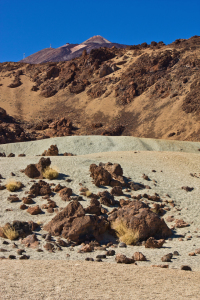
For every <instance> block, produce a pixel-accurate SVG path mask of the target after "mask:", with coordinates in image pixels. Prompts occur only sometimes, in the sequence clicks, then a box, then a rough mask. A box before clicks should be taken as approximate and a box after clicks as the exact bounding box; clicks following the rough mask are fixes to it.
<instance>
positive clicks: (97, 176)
mask: <svg viewBox="0 0 200 300" xmlns="http://www.w3.org/2000/svg"><path fill="white" fill-rule="evenodd" d="M90 173H91V174H90V177H92V178H93V179H94V184H95V185H96V186H100V185H107V186H108V185H110V186H112V187H115V186H121V187H124V186H127V183H126V182H125V177H123V169H122V167H121V166H120V165H119V164H112V163H110V162H108V163H106V164H104V163H102V162H100V163H99V166H97V165H95V164H91V165H90Z"/></svg>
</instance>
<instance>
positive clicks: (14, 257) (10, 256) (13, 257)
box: [8, 255, 16, 259]
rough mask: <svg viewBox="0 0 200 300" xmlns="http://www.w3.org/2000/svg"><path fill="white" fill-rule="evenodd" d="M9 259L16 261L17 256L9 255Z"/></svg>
mask: <svg viewBox="0 0 200 300" xmlns="http://www.w3.org/2000/svg"><path fill="white" fill-rule="evenodd" d="M8 258H9V259H16V256H15V255H9V256H8Z"/></svg>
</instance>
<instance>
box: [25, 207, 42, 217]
mask: <svg viewBox="0 0 200 300" xmlns="http://www.w3.org/2000/svg"><path fill="white" fill-rule="evenodd" d="M27 212H28V213H29V214H30V215H39V214H41V213H42V210H41V208H40V207H39V205H36V206H32V207H29V208H28V209H27Z"/></svg>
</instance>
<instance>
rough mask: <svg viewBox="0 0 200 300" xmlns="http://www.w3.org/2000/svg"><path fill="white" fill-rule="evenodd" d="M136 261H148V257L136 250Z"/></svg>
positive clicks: (134, 255)
mask: <svg viewBox="0 0 200 300" xmlns="http://www.w3.org/2000/svg"><path fill="white" fill-rule="evenodd" d="M132 258H133V259H134V260H135V261H146V260H147V259H146V257H145V256H144V254H142V253H141V252H135V253H134V254H133V256H132Z"/></svg>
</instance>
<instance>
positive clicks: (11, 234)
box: [3, 225, 19, 241]
mask: <svg viewBox="0 0 200 300" xmlns="http://www.w3.org/2000/svg"><path fill="white" fill-rule="evenodd" d="M3 233H4V235H5V236H6V237H7V238H8V239H9V240H11V241H12V240H16V239H17V238H18V236H19V234H18V232H17V231H16V230H15V228H14V227H13V226H11V225H5V226H4V227H3Z"/></svg>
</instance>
